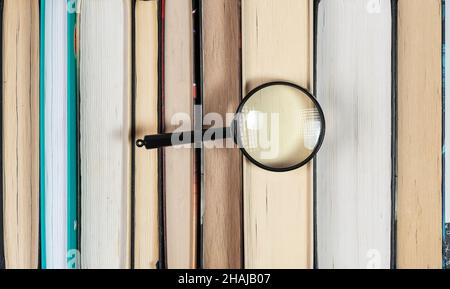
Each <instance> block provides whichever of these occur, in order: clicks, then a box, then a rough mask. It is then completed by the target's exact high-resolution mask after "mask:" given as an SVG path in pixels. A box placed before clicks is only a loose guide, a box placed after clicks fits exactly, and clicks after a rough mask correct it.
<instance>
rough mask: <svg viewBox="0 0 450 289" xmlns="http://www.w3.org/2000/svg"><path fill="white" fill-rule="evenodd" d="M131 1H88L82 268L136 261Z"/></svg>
mask: <svg viewBox="0 0 450 289" xmlns="http://www.w3.org/2000/svg"><path fill="white" fill-rule="evenodd" d="M130 20H131V1H130V0H97V1H82V4H81V24H80V157H81V163H80V171H81V185H80V187H81V210H82V214H81V248H82V252H81V263H82V264H81V266H82V268H129V267H130V247H131V246H130V236H131V235H130V234H131V231H130V171H131V170H130V168H131V164H130V154H131V153H130V152H131V151H130V149H131V145H134V144H132V140H131V139H130V122H131V121H130V120H131V116H130V109H131V106H130V103H131V102H130V100H131V86H130V84H131V79H130V76H131V69H130V67H131V65H130V64H131V56H130V55H131V54H130V53H131V39H130V36H131V22H130Z"/></svg>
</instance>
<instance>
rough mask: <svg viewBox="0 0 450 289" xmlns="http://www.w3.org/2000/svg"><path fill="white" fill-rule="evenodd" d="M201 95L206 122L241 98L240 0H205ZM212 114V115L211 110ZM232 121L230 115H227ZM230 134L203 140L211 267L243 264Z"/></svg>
mask: <svg viewBox="0 0 450 289" xmlns="http://www.w3.org/2000/svg"><path fill="white" fill-rule="evenodd" d="M202 8H203V9H202V27H203V30H202V32H203V39H202V44H203V45H202V46H203V62H202V63H203V100H204V110H205V111H204V113H205V122H206V123H205V124H204V125H206V126H210V125H214V126H215V127H222V126H224V125H230V124H229V123H214V122H213V117H214V116H217V115H216V114H220V116H221V118H222V120H223V121H226V118H227V115H226V114H227V113H235V112H236V109H237V107H238V106H239V102H240V99H241V79H240V72H241V55H240V54H241V50H240V43H241V36H240V3H239V1H237V0H213V1H204V2H203V7H202ZM208 115H209V116H208ZM228 121H230V118H228ZM230 141H231V143H232V140H229V141H228V142H227V141H223V140H221V141H216V142H214V143H205V144H204V146H205V148H204V188H205V189H204V214H203V262H204V264H203V265H204V268H208V269H239V268H241V267H242V266H243V264H242V261H241V259H242V258H241V257H242V253H243V252H242V248H241V243H242V210H241V209H242V158H241V156H240V153H239V150H237V149H229V148H228V147H227V144H229V142H230Z"/></svg>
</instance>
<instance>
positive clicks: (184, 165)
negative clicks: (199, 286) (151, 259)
mask: <svg viewBox="0 0 450 289" xmlns="http://www.w3.org/2000/svg"><path fill="white" fill-rule="evenodd" d="M192 28H193V26H192V0H166V6H165V64H164V65H165V84H164V85H165V96H164V101H165V130H166V132H173V131H175V130H177V129H178V130H180V125H181V122H183V124H184V125H185V127H181V130H182V131H185V130H190V129H192V128H191V127H190V126H191V124H192V115H193V109H194V108H193V95H192V82H193V61H192V60H193V45H192V44H193V40H192V33H193V30H192ZM193 156H194V155H193V150H192V149H189V148H180V147H171V148H166V149H165V164H164V165H165V176H164V178H165V179H164V183H165V198H166V199H165V208H166V211H165V213H166V220H165V222H166V246H167V248H166V251H167V267H168V268H171V269H178V268H182V269H186V268H194V267H195V266H196V264H195V263H196V261H195V260H196V258H195V248H196V243H195V242H196V240H195V238H196V233H195V232H196V230H195V225H194V219H195V205H194V202H195V197H194V195H193V193H194V189H193V188H194V171H193V164H194V163H193V159H194V158H193Z"/></svg>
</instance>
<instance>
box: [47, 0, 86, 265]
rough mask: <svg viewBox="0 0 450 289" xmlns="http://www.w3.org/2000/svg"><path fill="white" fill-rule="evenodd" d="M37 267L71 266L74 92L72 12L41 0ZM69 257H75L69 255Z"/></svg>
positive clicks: (74, 196)
mask: <svg viewBox="0 0 450 289" xmlns="http://www.w3.org/2000/svg"><path fill="white" fill-rule="evenodd" d="M40 16H41V23H42V27H41V28H42V33H41V35H40V38H41V42H40V43H41V48H40V52H41V53H42V55H41V75H42V76H43V77H42V78H41V84H40V85H41V91H42V93H41V94H40V99H41V105H42V106H41V108H40V114H41V117H40V121H41V124H40V128H41V129H40V145H41V149H42V151H41V153H42V155H41V156H40V160H41V170H40V177H41V182H40V184H41V190H40V191H41V201H42V202H41V208H40V209H41V267H42V268H44V269H66V268H69V267H70V268H76V267H77V262H78V260H76V257H77V256H78V253H77V251H76V250H77V227H78V224H77V212H76V210H77V181H78V179H77V141H78V136H77V130H76V127H77V105H78V103H77V98H76V94H77V91H76V87H77V80H76V67H75V47H74V41H73V39H74V37H75V35H74V33H75V18H74V17H75V15H74V13H69V12H68V10H67V3H66V2H65V1H54V0H47V1H41V14H40ZM74 257H75V259H74Z"/></svg>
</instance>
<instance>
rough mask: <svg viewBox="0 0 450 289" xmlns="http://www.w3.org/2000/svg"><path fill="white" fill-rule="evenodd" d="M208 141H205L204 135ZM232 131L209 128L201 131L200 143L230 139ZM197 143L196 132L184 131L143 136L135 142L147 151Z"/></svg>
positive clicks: (229, 129)
mask: <svg viewBox="0 0 450 289" xmlns="http://www.w3.org/2000/svg"><path fill="white" fill-rule="evenodd" d="M206 134H208V139H207V140H205V139H204V138H205V135H206ZM232 136H233V135H232V129H231V128H230V127H224V128H211V129H204V130H202V136H201V141H214V140H218V139H226V138H230V137H232ZM197 141H199V140H198V139H197V138H196V131H185V132H176V133H163V134H156V135H148V136H145V137H144V139H140V140H137V141H136V145H137V146H138V147H140V148H141V147H145V148H146V149H148V150H151V149H157V148H162V147H171V146H174V145H186V144H193V143H195V142H197Z"/></svg>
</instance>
